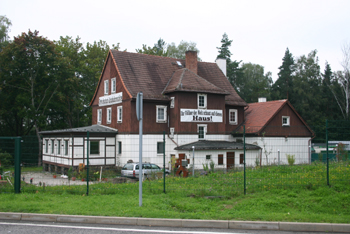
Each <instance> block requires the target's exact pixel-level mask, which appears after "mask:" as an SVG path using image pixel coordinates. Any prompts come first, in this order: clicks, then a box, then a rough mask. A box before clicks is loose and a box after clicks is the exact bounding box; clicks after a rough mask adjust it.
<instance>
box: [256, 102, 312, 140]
mask: <svg viewBox="0 0 350 234" xmlns="http://www.w3.org/2000/svg"><path fill="white" fill-rule="evenodd" d="M282 116H289V121H290V126H282ZM262 132H265V136H282V137H311V136H312V132H310V130H309V129H308V128H307V127H306V126H305V125H304V123H303V121H302V120H301V119H300V118H299V116H298V115H297V114H296V113H295V112H294V110H293V109H292V108H291V107H290V106H289V105H284V107H283V108H282V109H281V110H280V111H279V112H278V113H277V115H276V116H275V117H274V118H273V119H272V120H271V122H270V123H269V124H268V125H267V126H266V127H265V128H264V129H263V130H262Z"/></svg>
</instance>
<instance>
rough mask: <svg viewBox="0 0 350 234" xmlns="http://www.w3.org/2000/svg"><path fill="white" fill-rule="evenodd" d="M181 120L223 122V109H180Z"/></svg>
mask: <svg viewBox="0 0 350 234" xmlns="http://www.w3.org/2000/svg"><path fill="white" fill-rule="evenodd" d="M180 116H181V118H180V121H181V122H200V123H208V122H209V123H210V122H212V123H222V121H223V114H222V110H204V109H180Z"/></svg>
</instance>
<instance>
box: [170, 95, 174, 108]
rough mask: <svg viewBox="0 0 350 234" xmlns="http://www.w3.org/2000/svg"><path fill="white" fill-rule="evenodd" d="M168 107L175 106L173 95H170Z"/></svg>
mask: <svg viewBox="0 0 350 234" xmlns="http://www.w3.org/2000/svg"><path fill="white" fill-rule="evenodd" d="M170 100H171V101H170V108H174V107H175V97H170Z"/></svg>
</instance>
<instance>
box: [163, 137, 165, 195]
mask: <svg viewBox="0 0 350 234" xmlns="http://www.w3.org/2000/svg"><path fill="white" fill-rule="evenodd" d="M163 192H164V193H165V131H163Z"/></svg>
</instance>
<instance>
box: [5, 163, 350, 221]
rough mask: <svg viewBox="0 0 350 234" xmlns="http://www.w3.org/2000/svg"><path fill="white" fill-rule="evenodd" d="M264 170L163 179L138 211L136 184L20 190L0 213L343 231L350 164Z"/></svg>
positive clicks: (349, 216)
mask: <svg viewBox="0 0 350 234" xmlns="http://www.w3.org/2000/svg"><path fill="white" fill-rule="evenodd" d="M324 172H325V165H324V164H322V163H317V164H312V165H294V166H269V167H262V168H254V169H253V168H250V169H248V170H247V173H246V174H247V195H244V187H243V171H232V172H230V173H220V172H216V173H211V174H209V175H208V176H196V177H189V178H179V177H168V178H167V179H166V191H167V193H166V194H164V193H163V180H152V181H145V182H144V183H143V205H142V207H139V197H138V194H139V193H138V183H125V184H113V183H99V184H93V185H90V190H89V196H86V186H51V187H50V186H47V187H46V188H43V187H37V186H34V185H27V184H26V185H25V186H24V185H23V186H22V193H21V194H13V193H12V192H11V193H7V192H6V191H7V190H4V188H3V190H1V188H0V192H1V191H3V193H0V199H1V201H2V202H1V203H0V211H2V212H28V213H49V214H70V215H102V216H123V217H148V218H183V219H213V220H261V221H291V222H294V221H298V222H318V223H319V222H329V223H349V220H350V210H349V207H350V164H349V162H345V163H333V164H331V166H330V181H331V186H327V183H326V182H327V178H326V174H325V173H324Z"/></svg>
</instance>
